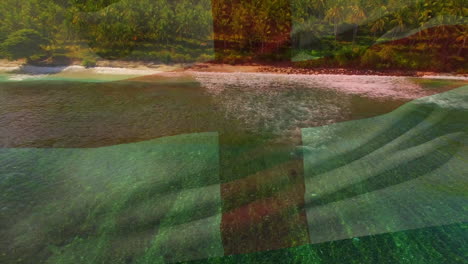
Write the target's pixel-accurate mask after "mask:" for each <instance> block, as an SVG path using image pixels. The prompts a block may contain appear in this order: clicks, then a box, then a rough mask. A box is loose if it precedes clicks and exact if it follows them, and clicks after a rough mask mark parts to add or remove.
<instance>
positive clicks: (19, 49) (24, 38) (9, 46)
mask: <svg viewBox="0 0 468 264" xmlns="http://www.w3.org/2000/svg"><path fill="white" fill-rule="evenodd" d="M46 44H48V41H47V40H46V39H45V38H44V37H42V36H41V34H39V32H37V31H35V30H33V29H21V30H18V31H16V32H13V33H12V34H10V35H9V36H8V37H7V39H6V40H5V41H4V42H3V43H2V45H1V49H2V51H3V54H4V55H5V56H6V57H7V58H9V59H11V60H17V59H22V58H26V59H27V60H31V57H32V56H34V55H39V54H41V52H42V51H43V48H42V47H43V46H44V45H46Z"/></svg>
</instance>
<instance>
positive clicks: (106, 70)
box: [17, 65, 161, 75]
mask: <svg viewBox="0 0 468 264" xmlns="http://www.w3.org/2000/svg"><path fill="white" fill-rule="evenodd" d="M17 70H18V71H20V72H21V73H25V74H58V73H95V74H109V75H149V74H155V73H159V72H161V71H159V70H156V69H148V68H115V67H92V68H86V67H83V66H78V65H72V66H66V67H59V66H55V67H42V66H31V65H27V66H23V67H21V68H18V69H17Z"/></svg>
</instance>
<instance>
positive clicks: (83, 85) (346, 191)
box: [0, 73, 467, 263]
mask: <svg viewBox="0 0 468 264" xmlns="http://www.w3.org/2000/svg"><path fill="white" fill-rule="evenodd" d="M11 77H12V76H11V75H3V80H4V81H1V79H0V125H1V126H0V145H1V147H2V149H1V151H0V156H1V159H0V162H1V163H0V165H1V170H0V179H1V180H0V188H1V190H2V193H3V196H1V199H0V208H1V210H2V211H1V214H0V226H1V227H2V228H1V231H0V236H1V237H3V238H7V239H3V240H2V242H1V243H0V262H1V261H4V262H5V263H11V262H18V263H33V262H34V263H154V262H158V261H160V262H178V261H190V260H199V261H200V262H207V261H212V262H213V263H224V262H227V263H230V262H235V263H240V262H242V263H259V262H261V263H279V262H282V263H292V262H294V261H299V262H298V263H300V262H306V263H335V262H346V263H376V261H378V260H379V259H380V260H381V261H378V262H380V263H410V262H411V263H414V262H418V263H440V261H443V262H444V261H446V260H454V261H453V263H461V262H459V260H461V259H462V258H463V257H462V252H464V249H463V248H460V247H457V246H455V245H462V244H464V242H466V224H457V223H459V222H464V221H465V220H466V217H465V216H466V215H467V214H466V208H465V207H463V202H464V201H466V189H464V187H463V186H466V177H465V178H464V177H461V175H462V174H463V171H466V166H463V165H460V163H459V162H457V159H458V160H459V161H464V160H466V151H464V149H466V145H465V143H466V142H465V141H463V140H465V139H466V125H465V123H464V121H463V119H464V117H466V116H467V115H466V109H464V108H463V105H464V103H466V102H465V101H464V100H465V99H466V96H465V95H464V94H461V95H456V96H453V97H454V98H461V99H460V100H461V101H460V102H458V103H454V102H455V101H450V100H448V99H451V98H453V97H447V98H448V99H447V98H445V97H443V98H442V99H440V98H436V99H434V101H430V99H429V103H427V102H426V103H424V104H421V106H420V105H419V104H416V105H415V106H414V105H410V106H407V105H405V106H404V107H403V108H401V109H403V110H400V108H399V109H398V110H397V111H395V112H392V113H391V114H390V115H389V116H387V115H384V116H382V115H383V114H386V113H389V112H391V111H393V110H395V109H397V108H398V107H400V106H402V105H403V104H405V103H407V102H409V101H411V100H414V99H417V98H419V97H422V96H428V95H434V94H437V93H440V92H444V91H448V90H451V89H454V88H456V87H460V86H462V85H466V82H464V81H457V80H430V79H415V78H402V77H377V76H334V75H323V76H305V75H277V74H252V73H232V74H224V73H192V74H191V75H190V76H188V77H187V76H184V77H177V76H176V77H172V78H157V77H151V76H149V77H143V78H135V79H125V80H112V78H111V77H109V76H91V77H90V76H85V77H83V76H82V77H83V78H81V79H80V78H78V79H77V78H65V77H63V76H62V77H61V78H60V79H58V78H55V77H54V78H55V79H54V78H47V77H45V78H43V77H41V78H42V79H40V78H39V79H34V78H33V79H31V78H26V79H23V80H16V81H15V80H12V79H11ZM109 80H112V81H109ZM462 89H463V88H462ZM457 91H458V90H457ZM430 98H432V97H430ZM432 102H434V103H432ZM460 106H462V107H461V108H460ZM451 107H452V108H453V109H452V110H450V109H451ZM353 120H355V121H353ZM444 120H445V121H444ZM345 121H352V122H345ZM360 122H367V123H365V124H364V125H360V124H361V123H360ZM333 124H336V125H337V126H334V125H333ZM347 124H349V125H347ZM354 124H358V125H354ZM427 131H433V133H432V132H431V133H429V132H427ZM452 134H453V135H452ZM317 137H318V138H317ZM439 137H441V139H439ZM402 139H405V140H402ZM320 142H322V143H323V144H322V147H320V148H317V146H316V144H318V143H320ZM389 142H390V143H389ZM427 142H430V144H424V143H427ZM432 142H433V143H432ZM460 142H461V143H460ZM124 143H128V144H124ZM411 147H415V148H411ZM418 155H419V156H418ZM399 157H402V158H401V159H402V160H398V158H399ZM387 158H388V159H389V160H390V158H392V160H391V161H388V162H387V163H385V162H383V161H385V160H386V159H387ZM453 158H454V159H453ZM453 160H454V161H453ZM380 162H382V163H381V164H380ZM433 165H434V166H435V165H437V166H436V167H431V166H433ZM379 166H380V167H379ZM444 166H445V167H444ZM439 167H440V168H445V170H444V169H442V171H440V169H439V171H438V170H437V168H439ZM432 172H434V173H432ZM431 173H432V174H431ZM440 175H445V176H446V177H448V176H447V175H451V176H450V177H448V178H450V180H448V181H447V182H445V183H444V182H443V181H444V180H443V177H442V178H441V177H440ZM457 175H458V176H460V177H461V178H460V177H458V178H457ZM395 177H396V178H395ZM416 178H418V179H419V180H420V181H421V182H415V181H413V180H414V179H416ZM358 179H361V180H358ZM362 179H366V180H364V181H362ZM372 179H374V181H372ZM360 181H362V184H356V182H360ZM353 184H354V185H353ZM398 184H400V185H398ZM402 184H403V185H402ZM317 186H321V187H320V188H318V187H317ZM398 186H400V187H398ZM427 186H430V187H429V188H428V187H427ZM457 186H458V187H457ZM460 186H462V187H460ZM414 188H416V190H418V191H417V192H416V191H415V192H414V193H416V194H417V195H415V196H414V198H415V199H414V201H413V202H414V203H412V204H411V203H406V201H407V200H410V199H411V195H412V191H409V190H413V189H414ZM359 195H361V196H359ZM362 195H364V196H362ZM395 195H396V196H395ZM385 197H386V198H385ZM428 197H432V198H430V199H429V198H428ZM434 197H436V198H434ZM384 198H385V199H384ZM438 202H440V203H441V204H442V202H444V203H445V204H450V205H451V206H453V208H454V210H451V209H447V207H446V206H445V207H444V206H433V205H435V204H436V203H438ZM418 204H420V206H418ZM359 205H362V206H359ZM397 205H398V206H397ZM405 206H406V207H409V209H408V208H406V209H405V210H403V209H402V208H404V207H405ZM363 208H364V209H366V208H367V209H366V210H364V209H363ZM411 208H413V209H411ZM444 208H445V209H444ZM399 211H401V212H403V213H401V215H400V214H399V213H398V212H399ZM377 212H379V213H377ZM438 214H439V215H440V214H452V215H451V216H450V217H448V219H445V220H444V219H441V218H440V217H439V218H437V217H436V216H437V215H438ZM357 215H361V216H363V217H364V218H362V219H361V218H359V217H358V216H357ZM429 216H430V217H429ZM400 217H402V218H400ZM424 217H426V218H427V219H429V220H428V221H426V222H424V221H422V222H420V221H421V219H423V218H424ZM327 219H328V220H327ZM402 219H403V220H402ZM362 223H366V225H367V226H369V228H367V229H366V228H363V227H362ZM409 229H416V230H413V231H408V230H409ZM344 230H345V231H344ZM335 240H341V241H335ZM10 241H13V242H10ZM201 241H203V242H201ZM332 241H335V242H332ZM315 243H318V244H316V245H310V244H315ZM465 244H466V243H465ZM443 245H451V246H449V247H448V248H445V247H444V246H443ZM356 251H357V252H359V253H356ZM256 252H257V253H256ZM224 255H226V256H227V255H234V256H230V257H223V256H224ZM208 259H209V260H208ZM431 261H433V262H431ZM437 261H439V262H437ZM457 261H458V262H457ZM158 263H159V262H158Z"/></svg>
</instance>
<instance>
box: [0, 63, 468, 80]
mask: <svg viewBox="0 0 468 264" xmlns="http://www.w3.org/2000/svg"><path fill="white" fill-rule="evenodd" d="M81 72H83V73H90V74H104V75H105V74H108V75H141V76H144V75H157V74H160V73H168V72H178V73H181V72H187V73H190V72H212V73H215V72H220V73H266V74H287V75H290V74H293V75H368V76H399V77H419V78H430V79H453V80H468V74H456V73H441V72H425V71H404V70H369V69H347V68H314V69H311V68H299V67H294V66H293V65H291V63H288V62H286V63H277V64H260V63H249V64H247V63H246V64H237V65H231V64H221V63H212V62H204V63H193V64H188V63H187V64H172V65H170V64H169V65H168V64H156V63H145V62H136V61H100V62H98V63H97V65H96V66H95V67H84V66H81V65H79V64H71V65H63V66H59V65H50V66H48V65H44V66H42V65H41V66H37V65H28V64H23V63H22V62H21V61H5V60H0V73H13V74H30V75H42V74H44V75H46V74H62V73H63V74H67V73H81Z"/></svg>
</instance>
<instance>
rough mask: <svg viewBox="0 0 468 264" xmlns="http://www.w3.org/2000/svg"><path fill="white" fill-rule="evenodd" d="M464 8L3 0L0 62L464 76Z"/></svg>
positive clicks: (419, 3) (299, 0) (456, 0)
mask: <svg viewBox="0 0 468 264" xmlns="http://www.w3.org/2000/svg"><path fill="white" fill-rule="evenodd" d="M467 16H468V8H467V7H466V5H465V1H464V0H448V1H434V0H375V1H368V0H346V1H344V0H255V1H254V0H250V1H241V0H22V1H17V0H2V2H1V3H0V21H1V24H0V43H1V44H0V54H1V56H2V57H5V58H9V59H18V58H25V59H27V60H28V61H29V62H31V63H33V62H43V63H71V62H75V61H81V62H82V63H83V64H84V65H87V66H92V65H93V64H94V63H95V61H96V60H99V59H102V58H104V59H124V60H146V61H157V62H163V63H173V62H192V61H208V60H217V61H223V62H228V63H237V62H244V61H252V60H254V61H273V60H276V61H278V60H279V61H285V60H287V61H289V60H291V59H292V60H293V61H295V62H296V64H297V65H298V66H302V67H369V68H402V69H414V70H416V69H418V70H439V71H442V70H451V71H463V69H466V68H467V63H466V60H465V57H466V50H467V48H466V39H467V36H468V33H467V31H468V30H467V29H468V26H467V25H468V24H467Z"/></svg>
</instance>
